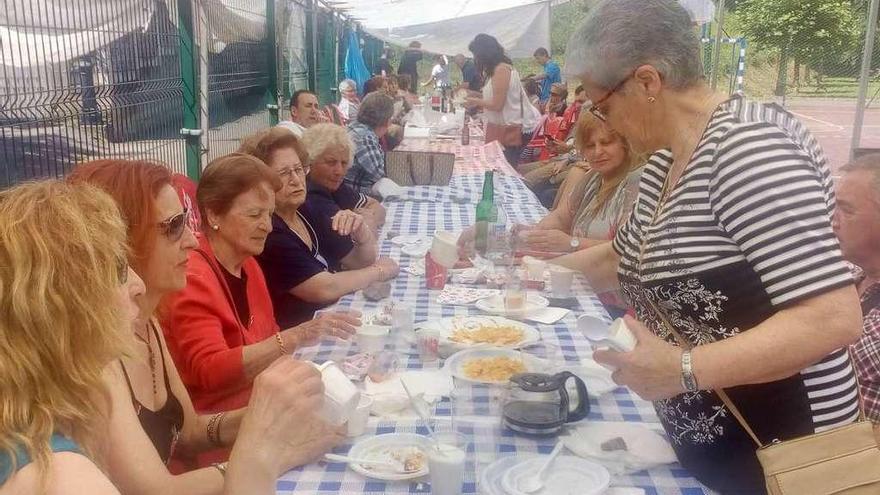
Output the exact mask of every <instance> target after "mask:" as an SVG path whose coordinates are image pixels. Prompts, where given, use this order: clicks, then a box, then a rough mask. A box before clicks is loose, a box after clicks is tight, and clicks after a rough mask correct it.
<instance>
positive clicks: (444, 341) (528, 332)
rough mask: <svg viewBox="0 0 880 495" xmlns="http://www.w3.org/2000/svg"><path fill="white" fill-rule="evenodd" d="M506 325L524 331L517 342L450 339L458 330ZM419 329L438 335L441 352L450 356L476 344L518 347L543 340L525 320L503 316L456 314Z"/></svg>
mask: <svg viewBox="0 0 880 495" xmlns="http://www.w3.org/2000/svg"><path fill="white" fill-rule="evenodd" d="M492 326H495V327H497V326H505V327H513V328H516V329H519V330H521V331H522V338H521V339H520V340H518V341H516V342H513V343H510V344H507V345H502V344H496V343H481V342H456V341H453V340H450V338H451V337H452V336H453V334H454V333H455V331H456V330H475V329H478V328H480V327H492ZM418 331H420V332H430V333H432V334H435V335H437V337H439V340H440V353H441V355H442V356H443V357H446V356H449V355H451V354H453V353H455V352H457V351H460V350H463V349H470V348H472V347H475V346H480V347H486V346H492V347H501V348H507V349H517V348H520V347H523V346H526V345H529V344H534V343H535V342H538V341H540V340H541V334H540V333H539V332H538V330H536V329H535V327H532V326H530V325H527V324H525V323H523V322H520V321H516V320H510V319H508V318H503V317H501V316H456V317H452V318H442V319H439V320H428V321H426V322H424V323H420V324H419V325H418Z"/></svg>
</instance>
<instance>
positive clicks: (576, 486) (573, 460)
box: [501, 456, 611, 495]
mask: <svg viewBox="0 0 880 495" xmlns="http://www.w3.org/2000/svg"><path fill="white" fill-rule="evenodd" d="M546 459H547V456H540V457H533V458H531V459H528V460H526V461H525V462H522V463H520V464H515V465H513V466H511V467H510V468H508V469H507V471H505V473H504V475H503V476H502V477H501V486H502V487H503V488H504V490H505V492H506V493H508V494H509V495H527V494H526V493H524V492H521V491H520V490H519V489H518V487H519V486H520V483H522V481H523V480H524V479H526V478H528V477H530V476H532V475H534V474H536V473H537V472H538V470H539V469H541V466H542V465H543V464H544V461H545V460H546ZM609 484H611V474H610V473H608V470H607V469H605V467H604V466H602V465H600V464H596V463H595V462H591V461H588V460H586V459H581V458H580V457H574V456H559V457H557V458H556V460H555V461H553V464H552V465H550V467H549V468H548V469H547V472H546V473H545V474H544V487H543V488H541V489H540V490H538V491H537V492H534V493H532V494H531V495H599V494H601V493H603V492H604V491H605V490H606V489H607V488H608V485H609Z"/></svg>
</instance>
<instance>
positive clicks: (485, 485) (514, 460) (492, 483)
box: [480, 454, 535, 495]
mask: <svg viewBox="0 0 880 495" xmlns="http://www.w3.org/2000/svg"><path fill="white" fill-rule="evenodd" d="M532 457H535V456H534V455H530V454H520V455H514V456H508V457H502V458H501V459H498V460H497V461H495V462H493V463H492V464H489V465H488V466H486V469H484V470H483V473H482V474H481V475H480V493H482V494H483V495H507V492H506V491H504V487H503V486H501V478H502V477H504V473H505V472H507V470H508V469H510V468H511V467H513V466H515V465H517V464H520V463H522V462H525V461H527V460H528V459H530V458H532Z"/></svg>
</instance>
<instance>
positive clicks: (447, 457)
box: [427, 432, 468, 495]
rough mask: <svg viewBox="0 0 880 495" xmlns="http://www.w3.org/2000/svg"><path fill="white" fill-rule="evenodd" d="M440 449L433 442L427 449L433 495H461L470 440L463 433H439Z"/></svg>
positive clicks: (436, 435) (437, 434)
mask: <svg viewBox="0 0 880 495" xmlns="http://www.w3.org/2000/svg"><path fill="white" fill-rule="evenodd" d="M435 437H436V438H437V440H438V441H439V443H440V445H439V449H438V448H437V446H436V445H435V444H434V443H433V442H432V443H431V445H430V446H429V447H428V448H427V451H428V471H429V472H430V477H431V493H432V494H433V495H459V494H460V493H461V486H462V483H463V482H464V470H465V462H466V461H467V447H468V439H467V437H465V436H464V435H462V434H461V433H456V432H437V433H436V434H435Z"/></svg>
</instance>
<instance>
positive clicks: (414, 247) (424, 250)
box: [400, 242, 431, 258]
mask: <svg viewBox="0 0 880 495" xmlns="http://www.w3.org/2000/svg"><path fill="white" fill-rule="evenodd" d="M430 249H431V243H430V242H426V243H415V244H406V245H404V246H403V247H402V248H400V252H401V253H403V254H405V255H407V256H409V257H412V258H424V257H425V255H426V254H428V250H430Z"/></svg>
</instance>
